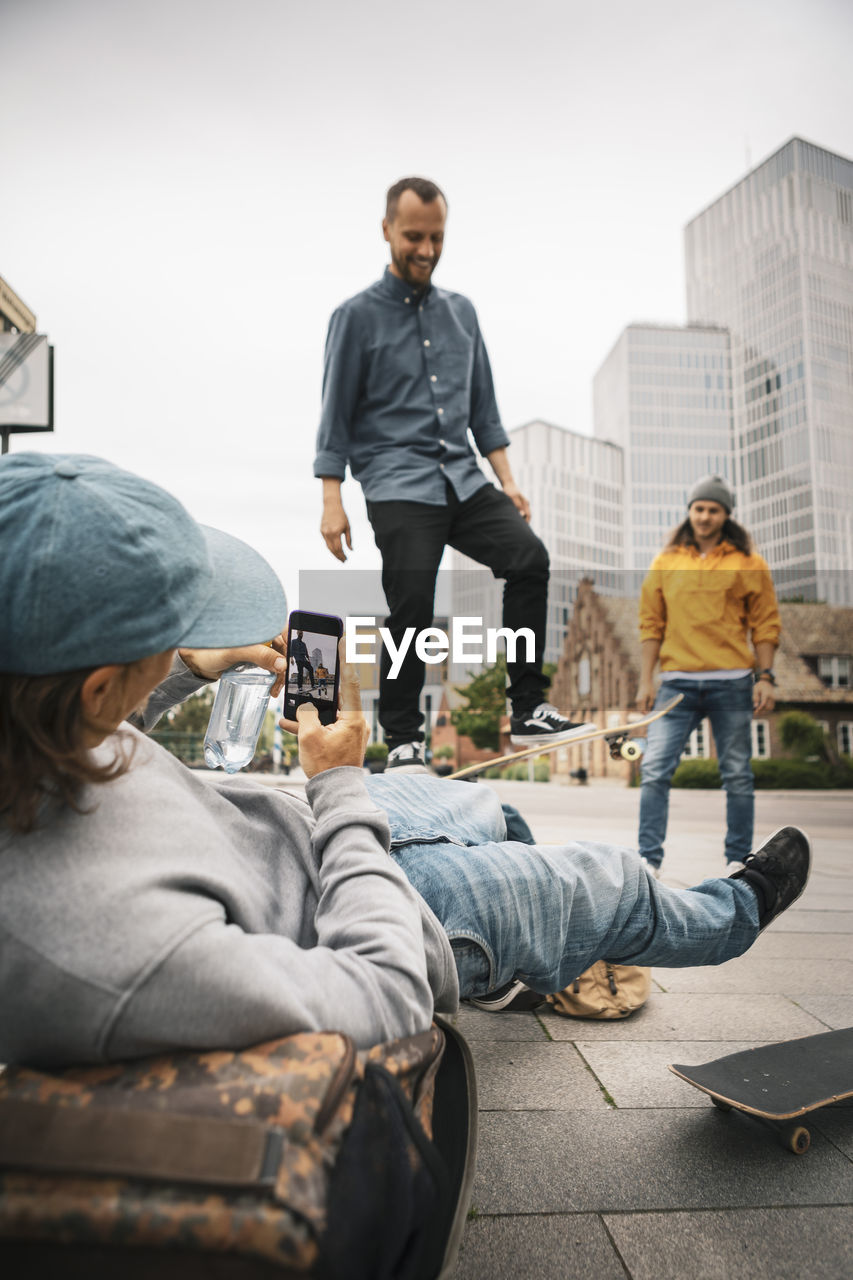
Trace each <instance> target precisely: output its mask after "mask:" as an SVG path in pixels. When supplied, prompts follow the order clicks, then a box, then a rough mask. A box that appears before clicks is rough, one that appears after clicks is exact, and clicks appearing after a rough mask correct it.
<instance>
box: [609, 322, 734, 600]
mask: <svg viewBox="0 0 853 1280" xmlns="http://www.w3.org/2000/svg"><path fill="white" fill-rule="evenodd" d="M593 419H594V431H595V435H596V437H598V438H604V439H607V440H610V441H612V442H613V443H614V444H617V445H619V446H620V447H621V449H622V450H623V451H624V459H625V462H624V469H625V504H624V505H625V514H624V528H625V541H626V546H625V565H626V568H627V569H628V570H633V571H634V574H636V573H642V572H644V571H645V570H646V569H647V568H648V565H649V561H650V560H651V559H652V557H653V556H654V555H655V554H656V552H658V551H659V550H660V549H661V547H662V546H663V544H664V543H665V542H666V539H667V535H668V533H669V532H670V531H671V530H672V529H674V528H675V526H676V525H677V524H679V523H680V522H681V521H682V520H683V519H684V515H685V507H684V500H685V497H686V495H687V493H688V492H689V491H690V489H691V488H692V487H693V485H694V484H695V482H696V481H697V480H698V479H699V477H700V476H703V475H708V474H709V472H713V473H715V474H719V475H723V476H725V477H726V478H727V479H731V477H732V474H733V466H732V417H731V369H730V362H729V337H728V334H727V333H726V331H725V330H724V329H719V328H714V327H702V326H688V327H687V328H684V327H683V326H682V327H680V326H675V325H654V324H632V325H629V326H628V327H627V328H626V329H623V331H622V333H621V334H620V336H619V338H618V340H617V342H616V344H615V346H614V347H613V349H612V351H611V352H610V354H609V355H608V357H607V359H606V360H605V361H604V364H603V365H602V366H601V368H600V369H599V370H598V373H597V374H596V376H595V380H594V383H593ZM634 585H636V584H634ZM626 589H627V591H628V592H629V594H630V593H631V592H632V590H633V586H632V583H631V582H630V581H626Z"/></svg>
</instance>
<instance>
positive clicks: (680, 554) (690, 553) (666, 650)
mask: <svg viewBox="0 0 853 1280" xmlns="http://www.w3.org/2000/svg"><path fill="white" fill-rule="evenodd" d="M780 630H781V623H780V620H779V610H778V608H777V606H776V592H775V591H774V589H773V580H772V578H771V576H770V568H769V566H768V564H767V561H766V560H765V559H764V558H763V557H762V556H759V555H755V554H753V555H745V554H744V553H743V552H742V551H738V550H737V549H736V548H735V547H734V546H732V544H731V543H730V542H726V541H723V542H720V543H718V545H717V546H716V547H713V548H712V550H711V551H709V552H707V554H706V555H704V556H702V555H700V554H699V552H698V551H697V549H696V548H695V547H690V546H681V547H672V548H668V549H667V550H665V551H661V552H660V554H659V555H657V556H655V558H654V560H653V561H652V565H651V568H650V569H649V572H648V575H647V577H646V580H645V582H644V583H643V587H642V591H641V593H640V638H641V639H642V640H660V641H661V642H662V643H661V649H660V668H661V671H727V670H732V669H735V668H747V667H753V666H754V665H755V656H754V654H753V651H752V649H751V647H750V644H749V638H750V634H751V638H752V643H753V645H755V644H759V643H760V642H761V641H764V640H767V641H769V642H770V643H771V644H774V645H775V644H778V641H779V632H780Z"/></svg>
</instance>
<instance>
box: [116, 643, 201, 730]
mask: <svg viewBox="0 0 853 1280" xmlns="http://www.w3.org/2000/svg"><path fill="white" fill-rule="evenodd" d="M213 683H214V681H213V680H204V679H202V677H201V676H194V675H193V673H192V672H191V671H190V669H189V667H188V666H187V665H186V663H185V662H184V661H183V660H182V659H181V658H180V657H179V656H178V653H177V651H176V652H175V656H174V658H173V659H172V665H171V667H170V668H169V674H168V675H167V676H166V679H165V680H163V681H162V683H160V684H158V686H157V688H156V689H155V690H154V692H153V693H152V694H151V696H150V697H149V699H148V701H147V703H146V704H145V706H144V707H143V708H142V709H141V710H139V709H137V710H136V711H133V712H131V714H130V715H129V716H128V717H127V718H128V720H129V721H130V723H131V724H132V725H133V727H134V728H135V729H140V730H141V731H142V732H143V733H150V732H151V730H152V729H153V728H154V726H155V724H156V723H157V721H158V720H159V719H160V717H161V716H162V715H163V714H164V713H165V712H166V711H168V710H169V708H170V707H174V706H176V705H177V704H178V703H179V702H185V701H186V700H187V698H189V696H190V695H191V694H193V693H197V692H198V690H199V689H204V688H205V686H206V685H209V684H213Z"/></svg>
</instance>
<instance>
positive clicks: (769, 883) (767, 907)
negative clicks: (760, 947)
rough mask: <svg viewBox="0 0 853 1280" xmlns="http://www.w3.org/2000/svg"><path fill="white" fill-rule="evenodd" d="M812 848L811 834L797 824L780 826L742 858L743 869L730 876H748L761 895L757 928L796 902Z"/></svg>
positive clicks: (762, 926)
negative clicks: (810, 846)
mask: <svg viewBox="0 0 853 1280" xmlns="http://www.w3.org/2000/svg"><path fill="white" fill-rule="evenodd" d="M810 863H811V851H810V849H809V838H808V836H807V835H806V834H805V832H804V831H800V829H799V828H798V827H780V828H779V830H778V831H774V833H773V835H772V836H771V837H770V839H769V840H765V842H764V844H763V845H762V846H761V848H760V849H757V850H756V851H755V853H749V854H747V856H746V857H745V858H744V860H743V870H742V871H735V872H734V873H733V874H732V875H731V876H730V877H729V879H730V880H745V881H746V882H747V884H748V885H750V886H751V888H753V889H754V890H755V894H756V897H757V898H758V928H759V930H761V929H766V928H767V926H768V925H769V923H770V921H771V920H775V919H776V917H777V916H778V915H781V913H782V912H783V911H784V910H785V909H786V908H787V907H790V905H791V903H792V902H796V900H797V898H799V896H800V894H801V893H802V892H803V889H805V887H806V881H807V880H808V878H809V866H810Z"/></svg>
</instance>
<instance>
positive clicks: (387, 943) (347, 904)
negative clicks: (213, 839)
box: [101, 768, 433, 1059]
mask: <svg viewBox="0 0 853 1280" xmlns="http://www.w3.org/2000/svg"><path fill="white" fill-rule="evenodd" d="M306 791H307V796H308V799H309V801H310V803H311V806H312V809H313V812H314V816H315V818H316V827H315V830H314V833H313V839H312V843H313V849H314V853H315V856H316V858H317V861H318V870H319V877H320V899H319V904H318V907H317V911H316V917H315V927H316V932H317V945H316V946H309V947H302V946H300V945H299V944H298V943H297V942H295V941H292V940H291V939H289V938H285V937H282V936H279V935H276V934H251V933H246V932H244V931H243V930H242V929H240V928H239V927H237V926H236V925H235V924H233V923H229V921H228V919H227V918H226V914H225V910H224V907H223V906H222V905H221V904H220V903H218V902H216V901H215V900H212V899H211V900H210V901H209V904H208V906H207V907H206V909H205V910H204V912H203V913H202V915H201V916H200V917H199V918H196V920H195V921H194V924H193V927H192V928H191V929H189V930H185V931H184V934H183V936H181V937H179V938H178V939H176V940H173V943H172V945H171V948H170V949H167V954H165V955H163V956H162V957H159V958H158V961H157V963H156V964H154V965H152V966H151V967H150V968H149V971H148V972H147V973H146V974H144V975H141V977H140V981H139V983H138V984H137V986H136V988H135V989H134V990H133V991H131V992H129V993H127V997H126V999H125V1000H124V1001H123V1003H122V1004H121V1005H120V1007H119V1008H118V1009H117V1010H116V1013H115V1016H114V1017H113V1018H112V1019H110V1021H109V1023H108V1025H107V1026H106V1027H105V1028H104V1034H103V1040H102V1046H101V1048H102V1052H103V1055H104V1056H105V1057H107V1058H110V1059H116V1058H122V1057H125V1056H137V1055H141V1054H148V1053H155V1052H158V1051H159V1050H161V1049H162V1048H165V1047H168V1046H171V1047H175V1046H182V1047H185V1048H191V1049H200V1048H212V1047H221V1048H232V1047H238V1046H244V1045H247V1044H252V1043H256V1042H258V1041H262V1040H266V1039H271V1038H274V1037H276V1036H283V1035H289V1034H290V1033H291V1032H294V1031H311V1030H320V1029H327V1030H337V1031H344V1032H346V1033H348V1034H349V1035H351V1036H352V1037H353V1038H354V1040H355V1041H356V1043H357V1044H358V1045H359V1046H362V1047H364V1046H368V1045H371V1044H375V1043H377V1042H378V1041H380V1040H386V1039H391V1038H393V1037H395V1036H401V1035H408V1034H411V1033H413V1032H417V1031H422V1030H424V1029H425V1028H427V1027H428V1026H429V1023H430V1020H431V1017H432V1011H433V997H432V992H431V990H430V985H429V982H428V979H427V963H426V957H425V953H424V936H423V923H422V917H421V910H420V905H419V901H420V900H419V899H418V897H417V894H416V893H415V891H414V890H413V889H412V887H411V886H410V885H409V883H408V881H407V880H406V878H405V876H404V875H403V873H402V872H401V871H400V870H399V868H398V867H397V866H396V865H395V863H394V862H393V861H392V860H391V858H390V857H389V856H388V852H387V850H388V824H387V820H386V818H385V815H384V814H383V813H382V811H381V810H380V809H377V808H376V806H375V805H374V804H373V802H372V801H371V800H370V798H369V796H368V794H367V791H366V789H365V787H364V782H363V775H362V772H361V770H359V769H355V768H339V769H331V770H328V771H326V772H324V773H321V774H318V775H317V776H316V777H315V778H312V779H311V780H310V782H309V783H308V786H307V789H306ZM283 836H285V833H283ZM287 856H288V854H287V849H286V848H284V849H283V850H282V857H287Z"/></svg>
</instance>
